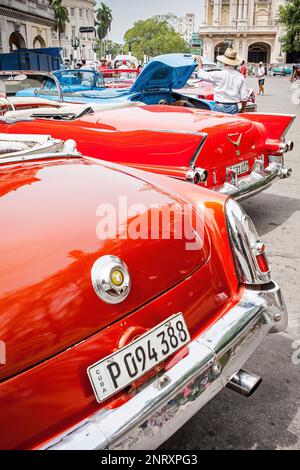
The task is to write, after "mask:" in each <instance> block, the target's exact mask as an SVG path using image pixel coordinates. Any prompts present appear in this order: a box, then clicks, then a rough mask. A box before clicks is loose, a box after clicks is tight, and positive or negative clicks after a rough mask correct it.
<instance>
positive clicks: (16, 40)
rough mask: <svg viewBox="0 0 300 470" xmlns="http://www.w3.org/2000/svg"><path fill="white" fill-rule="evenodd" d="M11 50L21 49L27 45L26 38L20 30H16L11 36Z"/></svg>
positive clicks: (9, 41)
mask: <svg viewBox="0 0 300 470" xmlns="http://www.w3.org/2000/svg"><path fill="white" fill-rule="evenodd" d="M8 43H9V52H13V51H16V50H17V49H21V48H23V47H26V42H25V39H24V38H23V36H22V34H21V33H19V32H18V31H15V32H14V33H12V34H11V35H10V36H9V40H8Z"/></svg>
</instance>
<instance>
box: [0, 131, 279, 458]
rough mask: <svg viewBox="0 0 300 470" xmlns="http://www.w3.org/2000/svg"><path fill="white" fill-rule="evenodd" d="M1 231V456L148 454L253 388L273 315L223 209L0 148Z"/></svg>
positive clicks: (151, 185)
mask: <svg viewBox="0 0 300 470" xmlns="http://www.w3.org/2000/svg"><path fill="white" fill-rule="evenodd" d="M124 204H125V205H124ZM107 214H109V215H110V217H108V215H107ZM161 217H162V222H161V223H160V222H159V221H160V220H161ZM0 223H1V237H0V259H1V265H0V315H1V322H0V339H1V341H0V359H1V360H0V448H1V449H108V448H112V449H152V448H156V447H157V446H159V445H160V444H161V443H162V442H164V441H165V440H166V439H168V437H169V436H171V435H172V434H173V433H174V432H176V431H177V430H178V429H179V428H180V427H181V426H182V425H183V424H184V423H185V422H186V421H187V420H188V419H189V418H190V417H191V416H192V415H194V414H195V413H196V412H197V411H198V410H199V409H200V408H201V407H202V406H203V405H205V403H207V402H208V401H209V400H211V399H212V398H213V397H214V396H215V395H216V394H217V393H218V392H219V391H220V390H222V389H223V387H225V386H228V387H230V388H231V389H233V390H236V391H238V392H239V393H241V394H243V395H246V396H249V395H250V394H251V393H253V392H254V391H255V389H256V388H257V386H258V385H259V383H260V380H261V379H260V378H259V377H257V376H255V375H254V374H251V373H248V372H246V371H245V370H243V366H244V364H245V362H246V361H247V359H248V358H249V357H250V355H251V354H252V353H253V352H254V351H255V350H256V348H257V347H258V346H259V344H260V343H261V342H262V341H263V339H264V337H265V335H267V334H268V333H275V332H278V331H282V330H283V329H285V327H286V325H287V314H286V309H285V305H284V301H283V299H282V295H281V292H280V289H279V287H278V285H277V284H276V283H274V282H273V280H272V277H271V274H270V269H269V266H268V262H267V258H266V254H265V248H264V245H263V244H262V243H261V241H260V239H259V236H258V234H257V232H256V230H255V228H254V226H253V224H252V222H251V220H250V219H249V217H248V216H247V215H246V214H245V212H244V211H243V209H242V208H241V207H240V206H239V204H238V203H237V202H235V201H234V200H233V199H231V198H228V197H226V196H224V195H221V194H217V193H216V192H212V191H209V190H207V189H205V188H199V187H197V186H195V185H191V184H188V183H186V182H182V181H178V180H175V179H171V178H166V177H164V176H160V175H154V174H151V173H146V172H143V171H140V170H136V169H134V168H128V167H124V166H120V165H117V164H113V163H109V162H105V161H100V160H96V159H93V158H88V157H83V156H81V154H79V153H78V152H77V151H76V148H75V143H74V141H68V142H65V143H63V142H62V141H59V140H57V139H54V140H53V139H52V138H51V137H50V136H49V135H43V136H41V135H34V134H31V135H27V136H23V135H21V136H20V135H16V134H15V135H10V134H2V135H1V136H0ZM107 227H108V228H107ZM186 228H187V230H186ZM253 426H254V427H255V423H253Z"/></svg>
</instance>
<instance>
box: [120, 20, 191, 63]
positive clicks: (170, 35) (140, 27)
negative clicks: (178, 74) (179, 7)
mask: <svg viewBox="0 0 300 470" xmlns="http://www.w3.org/2000/svg"><path fill="white" fill-rule="evenodd" d="M124 39H125V46H127V47H128V48H129V50H131V51H132V53H133V55H134V56H136V57H138V59H140V60H143V58H144V55H147V56H148V57H154V56H156V55H159V54H168V53H172V52H190V47H189V45H188V44H187V43H186V41H185V40H184V39H183V38H182V37H181V36H180V34H179V33H177V32H176V31H175V29H174V28H173V27H172V26H170V24H169V22H168V21H167V20H166V19H165V18H161V17H153V18H148V19H147V20H139V21H136V22H135V23H134V25H133V27H132V28H131V29H129V30H128V31H127V32H126V33H125V36H124Z"/></svg>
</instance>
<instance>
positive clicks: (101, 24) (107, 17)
mask: <svg viewBox="0 0 300 470" xmlns="http://www.w3.org/2000/svg"><path fill="white" fill-rule="evenodd" d="M112 20H113V17H112V11H111V9H110V8H109V7H108V6H107V5H105V3H101V5H100V7H99V8H98V9H97V10H96V12H95V24H96V26H97V36H98V38H99V41H100V44H101V49H102V45H103V41H104V39H105V37H106V35H107V33H108V31H110V28H111V24H112Z"/></svg>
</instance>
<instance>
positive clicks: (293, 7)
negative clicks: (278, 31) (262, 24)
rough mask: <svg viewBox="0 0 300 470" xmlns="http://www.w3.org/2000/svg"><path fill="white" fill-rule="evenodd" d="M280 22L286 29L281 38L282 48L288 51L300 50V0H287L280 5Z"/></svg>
mask: <svg viewBox="0 0 300 470" xmlns="http://www.w3.org/2000/svg"><path fill="white" fill-rule="evenodd" d="M278 22H279V23H280V24H282V26H284V29H285V34H284V35H283V36H281V39H280V40H281V43H282V49H283V50H284V51H286V52H298V51H300V0H286V1H285V3H284V4H282V5H280V7H279V15H278Z"/></svg>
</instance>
